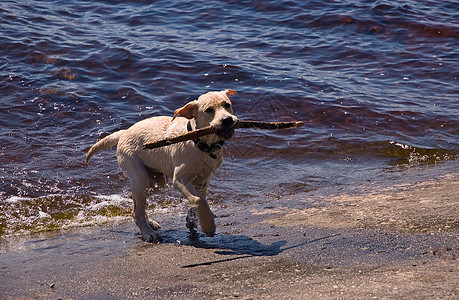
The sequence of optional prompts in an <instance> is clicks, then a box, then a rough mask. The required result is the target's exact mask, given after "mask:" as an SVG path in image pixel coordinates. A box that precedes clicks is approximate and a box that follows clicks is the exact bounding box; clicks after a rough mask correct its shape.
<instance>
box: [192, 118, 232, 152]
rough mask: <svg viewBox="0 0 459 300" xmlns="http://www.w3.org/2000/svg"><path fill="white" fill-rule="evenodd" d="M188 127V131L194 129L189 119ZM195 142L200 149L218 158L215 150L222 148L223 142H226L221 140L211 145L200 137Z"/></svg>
mask: <svg viewBox="0 0 459 300" xmlns="http://www.w3.org/2000/svg"><path fill="white" fill-rule="evenodd" d="M187 129H188V131H193V127H192V126H191V122H190V121H188V124H187ZM193 142H194V144H195V145H196V147H198V148H199V150H201V151H203V152H206V153H208V154H209V156H210V157H211V158H213V159H217V155H215V154H214V152H215V151H218V150H220V149H221V148H222V147H223V144H224V143H225V141H224V140H219V141H217V142H215V143H213V144H211V145H208V144H207V143H206V142H205V141H203V140H201V139H200V138H195V139H194V140H193Z"/></svg>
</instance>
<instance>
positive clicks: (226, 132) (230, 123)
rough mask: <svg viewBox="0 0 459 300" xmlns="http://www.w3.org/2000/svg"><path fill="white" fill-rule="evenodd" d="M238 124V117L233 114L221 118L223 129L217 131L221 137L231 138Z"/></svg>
mask: <svg viewBox="0 0 459 300" xmlns="http://www.w3.org/2000/svg"><path fill="white" fill-rule="evenodd" d="M236 124H237V119H236V120H234V118H233V117H232V116H226V117H224V118H223V119H222V120H221V130H220V131H219V132H218V133H217V135H218V137H219V138H222V139H225V140H229V139H230V138H232V137H233V135H234V126H236Z"/></svg>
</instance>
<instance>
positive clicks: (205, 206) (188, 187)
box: [172, 171, 215, 236]
mask: <svg viewBox="0 0 459 300" xmlns="http://www.w3.org/2000/svg"><path fill="white" fill-rule="evenodd" d="M180 175H181V174H180V172H177V171H176V172H174V178H173V179H172V181H173V184H174V187H175V188H176V189H177V190H178V191H180V192H181V193H182V195H183V196H185V197H186V198H187V199H188V201H189V202H190V205H191V206H192V207H193V208H194V209H196V212H197V214H198V219H199V224H200V225H201V230H202V232H204V233H205V234H206V235H207V236H214V235H215V221H214V214H213V213H212V211H210V207H209V203H207V199H206V196H205V193H203V192H201V191H197V190H196V188H195V187H194V186H193V185H192V184H191V182H190V180H187V179H186V177H185V176H180Z"/></svg>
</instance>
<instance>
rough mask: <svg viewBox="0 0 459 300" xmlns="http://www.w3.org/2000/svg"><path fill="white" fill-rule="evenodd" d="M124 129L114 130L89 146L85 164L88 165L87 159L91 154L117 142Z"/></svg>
mask: <svg viewBox="0 0 459 300" xmlns="http://www.w3.org/2000/svg"><path fill="white" fill-rule="evenodd" d="M125 131H126V130H119V131H117V132H114V133H112V134H110V135H108V136H106V137H104V138H103V139H101V140H100V141H98V142H97V143H95V144H94V145H93V146H92V147H91V149H89V151H88V153H86V164H88V165H89V160H90V159H91V156H93V155H94V154H96V153H97V152H99V151H100V150H103V149H108V148H111V147H114V146H116V145H117V144H118V140H119V139H120V136H121V134H123V132H125Z"/></svg>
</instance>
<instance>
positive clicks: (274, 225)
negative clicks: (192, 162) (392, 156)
mask: <svg viewBox="0 0 459 300" xmlns="http://www.w3.org/2000/svg"><path fill="white" fill-rule="evenodd" d="M289 197H295V196H286V197H281V198H280V199H279V201H278V202H276V203H275V205H274V204H273V203H270V205H269V206H266V207H264V208H263V209H260V206H254V207H251V206H250V205H249V206H247V207H246V208H245V210H244V211H246V213H244V214H243V215H241V214H240V213H238V214H237V215H236V214H235V211H233V210H232V209H231V208H228V209H220V210H218V211H217V212H216V214H217V217H218V218H217V222H218V234H217V236H216V237H214V238H207V237H201V238H200V239H199V240H190V239H188V233H187V232H186V230H185V227H184V215H179V216H177V215H173V214H163V215H160V216H157V219H158V220H159V221H160V223H161V225H162V227H163V228H164V230H163V236H164V242H163V243H161V244H149V243H145V242H143V241H141V240H140V238H139V235H138V230H137V228H136V227H135V225H134V222H132V221H127V222H121V223H117V224H113V223H112V224H108V225H103V226H94V227H83V228H75V229H71V230H65V231H59V232H48V233H40V234H36V235H33V236H26V237H11V238H8V239H4V240H2V241H1V244H0V245H1V255H0V283H1V284H0V295H1V297H0V298H1V299H266V298H271V299H319V298H320V299H457V297H459V260H458V257H459V239H458V233H459V219H458V216H459V206H458V205H457V201H458V200H459V178H458V177H457V174H453V175H447V176H442V177H441V178H438V179H435V180H431V181H425V182H420V183H417V184H411V185H406V186H396V187H391V188H386V189H382V190H375V191H371V192H366V193H360V194H355V193H354V194H352V195H347V194H337V195H330V196H328V197H325V196H324V195H322V196H319V195H317V197H323V198H322V199H320V200H321V201H320V203H322V204H321V205H320V206H319V205H318V206H317V207H308V208H305V209H299V208H288V206H286V205H283V204H284V203H287V202H288V201H289ZM310 197H314V195H310ZM324 203H325V205H324ZM255 209H256V210H255ZM239 211H240V210H239Z"/></svg>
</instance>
